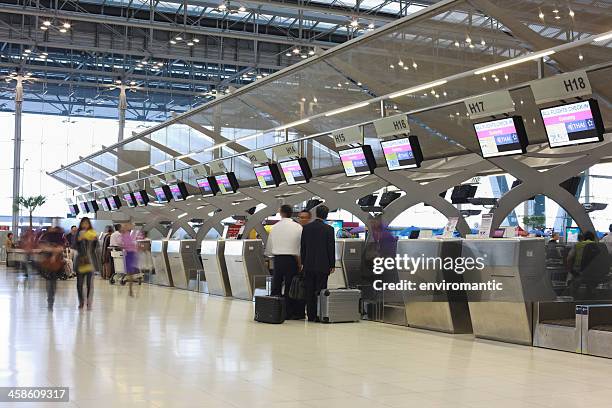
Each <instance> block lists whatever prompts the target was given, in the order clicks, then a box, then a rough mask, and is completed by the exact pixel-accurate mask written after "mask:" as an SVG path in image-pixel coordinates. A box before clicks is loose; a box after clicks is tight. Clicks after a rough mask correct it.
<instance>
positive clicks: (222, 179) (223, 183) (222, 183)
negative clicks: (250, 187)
mask: <svg viewBox="0 0 612 408" xmlns="http://www.w3.org/2000/svg"><path fill="white" fill-rule="evenodd" d="M215 180H216V181H217V185H218V186H219V191H220V192H221V194H231V193H233V192H234V188H233V187H232V183H231V182H230V180H229V178H228V177H227V174H218V175H216V176H215Z"/></svg>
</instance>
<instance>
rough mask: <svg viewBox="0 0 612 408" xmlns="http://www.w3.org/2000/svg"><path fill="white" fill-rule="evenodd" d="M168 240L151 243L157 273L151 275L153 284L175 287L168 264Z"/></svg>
mask: <svg viewBox="0 0 612 408" xmlns="http://www.w3.org/2000/svg"><path fill="white" fill-rule="evenodd" d="M167 250H168V240H165V239H162V240H154V241H151V258H152V259H153V267H154V268H155V273H154V274H152V275H151V283H153V284H155V285H162V286H174V285H173V283H172V275H171V274H170V266H169V264H168V252H167Z"/></svg>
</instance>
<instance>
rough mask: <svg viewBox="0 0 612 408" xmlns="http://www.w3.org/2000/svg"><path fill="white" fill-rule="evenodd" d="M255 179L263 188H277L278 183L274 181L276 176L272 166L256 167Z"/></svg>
mask: <svg viewBox="0 0 612 408" xmlns="http://www.w3.org/2000/svg"><path fill="white" fill-rule="evenodd" d="M254 171H255V178H256V179H257V182H258V183H259V187H261V188H272V187H276V181H275V180H274V175H273V174H272V169H271V168H270V166H268V165H266V166H260V167H255V169H254Z"/></svg>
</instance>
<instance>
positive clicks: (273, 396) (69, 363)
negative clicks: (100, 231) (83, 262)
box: [0, 267, 612, 408]
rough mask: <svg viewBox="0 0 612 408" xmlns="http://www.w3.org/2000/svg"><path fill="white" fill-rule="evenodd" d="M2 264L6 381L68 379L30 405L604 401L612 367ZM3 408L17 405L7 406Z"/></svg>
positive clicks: (424, 406) (522, 406)
mask: <svg viewBox="0 0 612 408" xmlns="http://www.w3.org/2000/svg"><path fill="white" fill-rule="evenodd" d="M95 285H96V287H95V300H94V306H93V310H92V311H90V312H86V311H85V312H79V311H78V310H77V307H76V303H77V301H76V290H75V281H74V280H72V281H67V282H59V285H58V295H57V302H56V307H55V310H54V311H53V312H52V313H49V312H48V311H47V309H46V300H45V290H44V281H43V280H41V279H39V278H32V277H30V278H29V279H24V278H23V277H22V276H20V275H19V274H17V273H15V272H14V271H10V270H9V271H7V270H6V269H4V267H0V386H10V385H19V386H51V385H54V386H68V387H70V399H71V402H70V403H66V404H61V403H50V404H29V403H16V404H14V406H16V407H21V408H25V407H28V406H32V407H37V408H38V407H45V406H49V407H60V406H68V407H79V408H97V407H112V408H119V407H173V408H181V407H207V408H217V407H228V408H232V407H248V408H251V407H255V408H256V407H266V408H298V407H300V408H302V407H304V408H306V407H311V408H317V407H321V408H340V407H350V408H362V407H365V408H374V407H398V408H399V407H414V408H429V407H431V408H441V407H456V408H470V407H471V408H485V407H487V408H488V407H496V408H510V407H512V408H515V407H516V408H527V407H529V408H537V407H540V408H542V407H550V408H553V407H554V408H572V407H584V408H609V407H611V406H612V361H610V360H606V359H601V358H595V357H588V356H580V355H576V354H571V353H563V352H557V351H551V350H543V349H536V348H531V347H524V346H515V345H509V344H503V343H496V342H487V341H473V340H472V339H471V337H470V336H450V335H444V334H436V333H431V332H425V331H418V330H411V329H407V328H403V327H396V326H390V325H384V324H378V323H372V322H360V323H355V324H337V325H322V324H315V323H310V324H309V323H306V322H298V321H291V322H287V323H285V324H283V325H278V326H276V325H265V324H258V323H255V322H253V319H252V315H253V305H252V303H250V302H245V301H237V300H234V301H232V300H228V299H223V298H219V297H212V296H210V297H209V296H206V295H202V294H196V293H191V292H186V291H181V290H175V289H168V288H162V287H155V286H148V285H143V286H142V287H139V288H138V291H137V293H136V297H135V298H129V297H128V293H127V288H125V287H118V286H110V285H108V283H107V282H105V281H101V280H96V282H95ZM0 406H2V407H5V406H12V405H10V404H4V405H2V404H0Z"/></svg>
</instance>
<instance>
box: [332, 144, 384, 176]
mask: <svg viewBox="0 0 612 408" xmlns="http://www.w3.org/2000/svg"><path fill="white" fill-rule="evenodd" d="M338 154H339V155H340V161H342V167H343V168H344V174H346V175H347V176H348V177H353V176H363V175H366V174H372V173H373V172H374V169H375V168H376V159H375V158H374V153H372V147H371V146H369V145H363V146H359V147H355V148H352V149H346V150H340V151H339V152H338Z"/></svg>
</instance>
